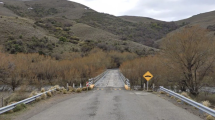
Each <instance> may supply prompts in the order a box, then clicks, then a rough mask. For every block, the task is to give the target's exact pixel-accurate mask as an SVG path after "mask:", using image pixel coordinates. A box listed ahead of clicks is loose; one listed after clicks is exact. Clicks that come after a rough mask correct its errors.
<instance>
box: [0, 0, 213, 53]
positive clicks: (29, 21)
mask: <svg viewBox="0 0 215 120" xmlns="http://www.w3.org/2000/svg"><path fill="white" fill-rule="evenodd" d="M1 1H2V2H3V4H0V27H1V28H2V29H1V30H0V37H1V40H0V43H1V45H3V49H4V50H5V51H7V52H9V53H17V52H25V53H34V52H39V53H41V54H48V55H52V54H55V53H59V54H60V53H63V52H83V53H85V52H87V51H89V50H91V49H93V48H94V47H98V48H101V49H103V50H106V51H111V50H116V51H120V52H124V51H127V52H135V53H138V54H140V55H141V54H146V52H143V51H156V50H157V49H156V48H158V44H157V41H160V40H161V39H162V38H163V37H164V36H165V35H166V34H168V33H171V32H174V30H177V29H178V28H180V27H182V26H184V25H187V24H198V25H204V26H205V27H206V28H209V29H210V30H215V26H214V19H213V18H214V16H213V14H214V12H209V13H205V14H200V15H196V16H193V17H192V18H189V19H185V20H181V21H176V22H165V21H159V20H155V19H151V18H144V17H136V16H119V17H117V16H113V15H109V14H105V13H99V12H96V11H95V10H92V9H91V8H89V7H87V6H85V5H81V4H79V3H75V2H70V1H67V0H61V1H59V0H31V1H20V0H1ZM148 53H149V52H148ZM148 53H147V54H148ZM150 53H151V52H150Z"/></svg>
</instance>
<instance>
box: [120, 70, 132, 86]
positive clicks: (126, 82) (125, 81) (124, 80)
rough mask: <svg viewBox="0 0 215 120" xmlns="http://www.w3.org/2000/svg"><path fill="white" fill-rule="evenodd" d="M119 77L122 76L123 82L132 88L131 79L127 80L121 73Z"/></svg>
mask: <svg viewBox="0 0 215 120" xmlns="http://www.w3.org/2000/svg"><path fill="white" fill-rule="evenodd" d="M119 75H120V78H121V79H122V81H123V82H124V83H125V84H126V85H128V86H129V87H130V81H129V79H127V78H126V77H125V76H124V75H123V74H122V73H121V72H120V71H119Z"/></svg>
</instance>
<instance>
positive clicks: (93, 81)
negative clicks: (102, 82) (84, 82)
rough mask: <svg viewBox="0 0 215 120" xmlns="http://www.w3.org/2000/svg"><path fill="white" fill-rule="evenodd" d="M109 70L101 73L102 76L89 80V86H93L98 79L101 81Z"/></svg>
mask: <svg viewBox="0 0 215 120" xmlns="http://www.w3.org/2000/svg"><path fill="white" fill-rule="evenodd" d="M108 71H109V70H106V71H105V72H103V73H102V74H99V75H98V76H96V77H94V78H91V79H89V84H90V85H91V84H95V83H96V82H97V81H98V80H99V79H101V78H102V77H104V76H105V74H106V73H107V72H108Z"/></svg>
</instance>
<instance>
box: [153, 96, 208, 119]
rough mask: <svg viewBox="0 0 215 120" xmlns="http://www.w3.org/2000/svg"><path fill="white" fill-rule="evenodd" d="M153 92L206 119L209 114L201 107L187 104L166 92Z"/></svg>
mask: <svg viewBox="0 0 215 120" xmlns="http://www.w3.org/2000/svg"><path fill="white" fill-rule="evenodd" d="M153 94H155V95H157V96H158V97H160V98H163V99H165V100H166V101H169V102H170V103H172V104H174V105H176V106H178V107H180V108H183V109H185V110H187V111H188V112H189V113H191V114H194V115H196V116H199V117H200V118H202V119H205V120H206V117H207V116H206V114H205V113H203V112H201V111H200V110H199V109H196V108H195V107H193V106H191V105H189V104H186V103H184V102H177V98H171V97H169V96H167V95H166V94H160V93H158V92H154V93H153Z"/></svg>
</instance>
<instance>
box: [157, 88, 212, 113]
mask: <svg viewBox="0 0 215 120" xmlns="http://www.w3.org/2000/svg"><path fill="white" fill-rule="evenodd" d="M160 90H161V91H164V92H166V93H168V94H169V95H171V96H174V97H176V98H178V99H180V100H182V101H183V102H186V103H188V104H190V105H192V106H194V107H195V108H198V109H199V110H201V111H203V112H205V113H208V114H210V115H212V116H214V117H215V110H213V109H211V108H209V107H206V106H204V105H202V104H200V103H198V102H195V101H193V100H191V99H188V98H186V97H184V96H182V95H180V94H178V93H175V92H173V91H171V90H168V89H166V88H164V87H163V86H160Z"/></svg>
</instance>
